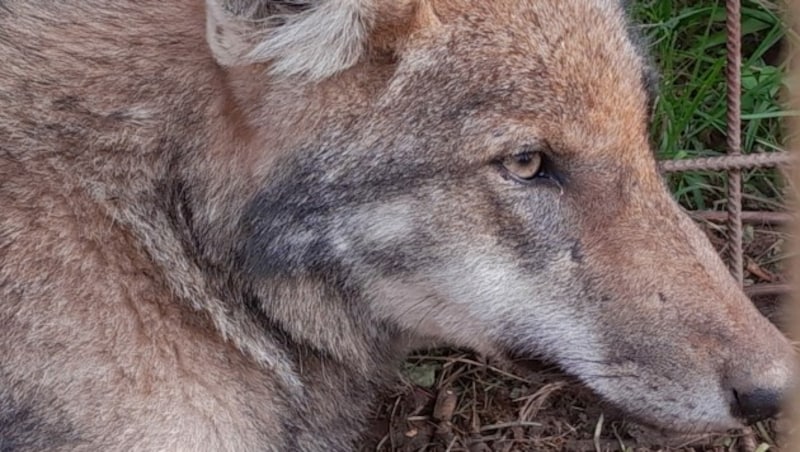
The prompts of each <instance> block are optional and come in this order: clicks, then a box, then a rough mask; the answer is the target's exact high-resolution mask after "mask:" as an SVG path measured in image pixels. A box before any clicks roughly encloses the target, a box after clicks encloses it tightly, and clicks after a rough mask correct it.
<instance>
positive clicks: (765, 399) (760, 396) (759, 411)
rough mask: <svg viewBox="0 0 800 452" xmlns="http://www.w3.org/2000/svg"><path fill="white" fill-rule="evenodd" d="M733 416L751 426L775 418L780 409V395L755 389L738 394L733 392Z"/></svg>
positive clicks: (770, 390)
mask: <svg viewBox="0 0 800 452" xmlns="http://www.w3.org/2000/svg"><path fill="white" fill-rule="evenodd" d="M733 396H734V401H733V406H732V407H731V408H732V411H733V414H734V415H735V416H736V417H738V418H741V419H742V420H744V421H745V422H747V423H748V424H753V423H755V422H758V421H760V420H763V419H766V418H768V417H772V416H775V415H776V414H778V411H780V409H781V394H780V393H779V392H778V391H776V390H774V389H755V390H752V391H746V392H739V391H737V390H735V389H734V390H733Z"/></svg>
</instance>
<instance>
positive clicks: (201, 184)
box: [0, 0, 796, 451]
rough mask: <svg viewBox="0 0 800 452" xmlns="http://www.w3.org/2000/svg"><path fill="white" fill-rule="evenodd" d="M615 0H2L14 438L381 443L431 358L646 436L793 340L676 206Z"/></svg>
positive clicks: (762, 373) (736, 420) (4, 411)
mask: <svg viewBox="0 0 800 452" xmlns="http://www.w3.org/2000/svg"><path fill="white" fill-rule="evenodd" d="M631 30H632V29H631V27H630V26H629V24H628V22H627V20H626V15H625V11H624V7H623V5H621V4H620V3H619V2H617V1H612V0H591V1H586V0H580V1H579V0H535V1H534V0H496V1H491V2H488V1H487V2H483V1H482V2H474V1H467V0H206V1H205V2H201V1H199V0H174V1H170V2H163V1H155V0H137V1H132V0H113V1H100V0H59V1H52V2H44V1H37V0H33V1H31V0H2V1H0V60H2V64H0V325H2V327H1V328H0V356H1V357H2V359H1V360H0V449H2V450H15V451H17V450H20V451H23V450H53V451H58V450H70V451H72V450H274V451H287V450H298V451H335V450H351V449H352V448H354V447H355V445H356V444H358V441H359V437H360V436H359V435H360V431H361V429H362V428H363V424H364V419H365V418H367V416H368V414H369V412H370V410H371V409H372V405H373V401H374V399H375V397H376V396H377V395H378V394H380V393H381V391H382V390H383V389H384V388H385V387H386V385H387V384H390V383H391V382H392V380H393V378H394V377H395V375H396V373H395V371H396V369H397V368H398V366H399V364H400V363H401V362H402V361H403V359H404V357H405V356H407V353H409V351H411V350H413V349H415V348H417V347H423V346H426V345H429V344H442V343H444V344H450V345H453V346H458V347H466V348H471V349H473V350H475V351H476V352H479V353H483V354H486V355H490V356H498V357H513V358H543V359H546V360H550V361H552V362H554V363H556V364H558V365H559V366H561V367H562V368H563V369H564V370H565V371H566V372H568V373H569V374H571V375H574V376H575V377H576V378H578V379H579V380H580V381H582V382H583V383H584V384H586V385H587V386H588V387H589V388H591V389H592V390H594V391H595V392H597V393H598V394H599V395H600V396H602V398H604V399H605V400H606V401H607V402H608V403H610V404H612V405H614V406H616V407H619V408H620V409H622V410H623V411H624V412H626V413H627V414H628V415H629V416H631V417H632V418H634V419H637V420H639V421H640V422H643V423H646V424H651V425H654V426H657V427H660V428H662V429H667V430H673V431H707V430H720V429H728V428H735V427H738V426H741V425H742V424H743V423H746V422H752V421H754V420H758V419H762V418H764V417H767V416H770V415H773V414H774V413H775V412H776V411H777V410H778V409H779V407H780V403H781V400H782V399H783V398H784V395H785V394H786V393H787V392H788V391H789V390H790V387H791V386H792V382H793V379H794V375H795V373H796V364H795V356H794V352H793V349H792V347H791V345H790V342H789V341H788V340H787V339H786V338H785V337H784V336H783V335H782V334H781V333H780V332H779V331H778V330H777V329H776V328H775V327H774V326H773V325H772V324H770V323H769V322H768V321H767V320H766V319H765V318H764V317H762V316H761V315H760V314H759V312H758V311H757V310H756V309H755V308H754V306H753V305H752V303H751V302H750V301H749V300H748V299H747V298H746V297H745V295H744V294H743V293H742V291H741V290H740V289H739V288H738V286H737V284H736V283H735V281H734V280H733V278H732V277H731V275H730V274H729V272H728V270H727V269H726V268H725V266H724V265H723V263H722V262H721V260H720V259H719V257H718V256H717V254H716V253H715V251H714V249H713V248H712V246H711V245H710V244H709V241H708V240H707V238H706V237H705V236H704V234H703V233H702V232H701V231H700V230H699V229H698V228H697V227H696V226H695V225H694V224H693V223H692V221H691V220H690V219H689V217H688V216H687V215H686V214H685V213H684V212H683V211H682V210H681V209H680V208H679V207H678V205H677V204H676V203H675V202H674V201H673V200H672V199H671V197H670V194H669V193H668V191H667V190H666V188H665V185H664V183H663V181H662V178H661V177H660V176H659V172H658V171H657V167H656V163H655V160H654V157H653V154H652V151H651V148H650V145H649V142H648V131H647V127H648V119H649V115H650V109H651V106H652V103H653V96H654V94H653V92H652V90H651V87H652V84H653V80H654V78H653V73H652V70H651V69H650V63H649V61H648V58H647V56H646V55H645V54H644V52H643V51H642V50H641V46H639V45H638V44H637V38H636V37H635V36H634V35H635V33H632V32H631Z"/></svg>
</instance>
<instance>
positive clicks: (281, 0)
mask: <svg viewBox="0 0 800 452" xmlns="http://www.w3.org/2000/svg"><path fill="white" fill-rule="evenodd" d="M370 3H371V1H370V0H206V37H207V40H208V44H209V46H210V47H211V51H212V53H213V54H214V58H215V59H216V60H217V62H218V63H219V64H221V65H223V66H239V65H246V64H251V63H256V62H270V63H271V66H270V67H271V71H272V73H273V74H275V75H276V76H290V75H303V76H306V77H309V78H311V79H317V80H318V79H322V78H325V77H328V76H330V75H333V74H335V73H337V72H339V71H342V70H344V69H347V68H348V67H350V66H352V65H353V64H355V63H356V62H357V61H358V60H359V58H360V57H361V56H362V54H363V53H364V49H365V47H366V40H367V35H368V33H369V28H370V26H371V23H372V21H373V17H372V15H373V12H372V11H371V8H370Z"/></svg>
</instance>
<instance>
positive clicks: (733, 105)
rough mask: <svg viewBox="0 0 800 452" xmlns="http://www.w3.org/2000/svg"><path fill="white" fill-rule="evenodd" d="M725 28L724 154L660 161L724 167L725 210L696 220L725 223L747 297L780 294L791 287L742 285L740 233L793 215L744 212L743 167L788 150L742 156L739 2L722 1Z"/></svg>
mask: <svg viewBox="0 0 800 452" xmlns="http://www.w3.org/2000/svg"><path fill="white" fill-rule="evenodd" d="M725 8H726V9H725V12H726V31H727V46H726V50H727V63H726V71H725V76H726V83H727V130H726V146H727V154H726V155H724V156H720V157H708V158H692V159H683V160H665V161H661V162H659V166H660V169H661V171H662V172H664V173H674V172H683V171H724V172H727V174H728V194H727V206H728V210H727V213H726V212H717V211H693V212H690V214H691V215H692V216H693V217H694V218H697V219H703V220H708V221H725V222H726V224H727V231H728V234H727V240H728V246H727V247H726V249H727V256H726V257H727V260H728V263H729V265H730V268H731V273H732V274H733V276H734V277H735V278H736V281H737V282H738V283H739V285H740V286H741V287H743V288H744V289H745V292H746V293H747V294H748V295H750V296H758V295H779V294H784V293H787V292H788V291H789V287H790V286H789V285H788V284H783V283H763V284H755V285H751V286H748V287H744V244H743V240H742V236H743V234H742V231H743V223H744V222H752V223H769V224H784V223H787V222H789V221H791V219H792V216H791V215H790V214H788V213H786V212H771V211H743V210H742V170H744V169H750V168H771V167H776V166H782V165H787V164H789V163H790V162H791V160H792V159H791V155H789V153H787V152H766V153H756V154H742V138H741V137H742V127H741V124H742V114H741V69H742V51H741V41H742V28H741V23H742V22H741V4H740V0H726V2H725Z"/></svg>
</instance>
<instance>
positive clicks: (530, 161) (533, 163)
mask: <svg viewBox="0 0 800 452" xmlns="http://www.w3.org/2000/svg"><path fill="white" fill-rule="evenodd" d="M543 159H544V158H543V156H542V153H541V152H538V151H524V152H520V153H519V154H514V155H510V156H508V157H506V158H505V159H504V160H503V168H505V170H506V171H507V172H508V174H509V175H510V176H512V177H513V178H514V179H517V180H519V181H531V180H533V179H535V178H537V177H538V176H540V174H539V173H541V171H542V163H543Z"/></svg>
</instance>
